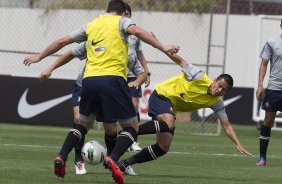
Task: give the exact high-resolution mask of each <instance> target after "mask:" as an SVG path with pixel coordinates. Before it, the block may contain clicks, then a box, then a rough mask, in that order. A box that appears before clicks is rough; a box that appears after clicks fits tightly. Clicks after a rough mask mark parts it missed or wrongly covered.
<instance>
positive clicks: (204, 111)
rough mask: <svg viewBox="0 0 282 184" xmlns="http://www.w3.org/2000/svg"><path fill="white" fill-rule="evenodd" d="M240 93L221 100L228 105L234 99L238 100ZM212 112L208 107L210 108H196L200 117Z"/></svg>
mask: <svg viewBox="0 0 282 184" xmlns="http://www.w3.org/2000/svg"><path fill="white" fill-rule="evenodd" d="M241 97H242V95H238V96H235V97H233V98H230V99H228V100H225V101H223V103H224V106H225V107H226V106H228V105H230V104H231V103H233V102H235V101H236V100H238V99H239V98H241ZM212 113H213V110H212V109H210V108H203V109H199V110H198V115H199V116H200V117H201V118H206V117H208V116H209V115H211V114H212Z"/></svg>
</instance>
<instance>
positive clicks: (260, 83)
mask: <svg viewBox="0 0 282 184" xmlns="http://www.w3.org/2000/svg"><path fill="white" fill-rule="evenodd" d="M267 65H268V60H266V59H262V60H261V64H260V67H259V79H258V88H257V91H256V97H257V99H259V98H260V97H261V96H262V92H263V80H264V77H265V74H266V70H267Z"/></svg>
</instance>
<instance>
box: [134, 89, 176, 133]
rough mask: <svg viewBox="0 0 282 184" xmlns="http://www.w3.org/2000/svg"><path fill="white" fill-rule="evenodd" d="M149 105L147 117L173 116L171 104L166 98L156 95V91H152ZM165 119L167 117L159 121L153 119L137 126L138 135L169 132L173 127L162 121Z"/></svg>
mask: <svg viewBox="0 0 282 184" xmlns="http://www.w3.org/2000/svg"><path fill="white" fill-rule="evenodd" d="M149 104H150V105H149V116H152V117H154V116H155V115H158V114H168V115H170V114H172V115H174V114H173V112H172V104H171V102H170V101H169V100H168V99H167V98H165V97H163V96H160V95H158V93H157V92H156V91H153V93H152V94H151V96H150V98H149ZM164 116H165V115H164ZM167 118H168V117H162V118H159V119H156V118H153V119H152V120H150V121H148V122H146V123H143V124H141V125H139V132H138V135H145V134H155V133H159V132H169V131H170V130H171V128H172V129H173V128H174V126H173V125H169V124H168V123H169V122H165V121H164V120H165V119H167Z"/></svg>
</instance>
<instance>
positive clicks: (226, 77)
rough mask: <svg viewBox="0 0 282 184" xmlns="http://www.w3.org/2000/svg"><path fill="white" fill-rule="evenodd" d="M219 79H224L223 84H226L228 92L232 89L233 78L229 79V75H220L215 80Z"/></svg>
mask: <svg viewBox="0 0 282 184" xmlns="http://www.w3.org/2000/svg"><path fill="white" fill-rule="evenodd" d="M220 79H224V80H225V82H226V83H227V84H228V86H229V90H230V89H231V88H232V87H233V78H232V77H231V75H229V74H225V73H224V74H221V75H220V76H218V77H217V78H216V80H220Z"/></svg>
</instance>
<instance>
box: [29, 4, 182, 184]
mask: <svg viewBox="0 0 282 184" xmlns="http://www.w3.org/2000/svg"><path fill="white" fill-rule="evenodd" d="M125 14H126V5H125V3H124V2H123V1H122V0H110V1H109V3H108V7H107V14H105V15H102V16H100V17H98V18H97V19H95V20H93V21H92V22H90V23H89V24H87V26H82V27H81V28H80V29H78V30H76V31H74V32H72V33H71V34H69V35H67V36H64V37H62V38H60V39H58V40H56V41H54V42H52V43H51V44H50V45H49V46H47V47H46V48H45V49H44V50H43V51H42V52H41V53H39V54H35V55H31V56H28V57H26V58H25V59H24V64H25V65H30V64H32V63H36V62H39V61H40V60H42V59H44V58H45V57H47V56H49V55H51V54H53V53H55V52H57V51H58V50H60V49H61V48H62V47H64V46H65V45H68V44H71V43H73V42H77V43H81V42H84V41H87V43H88V44H87V64H86V71H85V73H84V79H83V82H82V88H83V89H82V94H81V101H80V106H79V109H80V121H79V124H78V125H75V126H74V127H73V129H72V130H70V132H69V133H68V135H67V137H66V139H65V141H64V144H63V146H62V148H61V150H60V152H59V154H58V155H57V156H56V158H55V160H54V173H55V175H57V176H58V177H64V176H65V171H66V164H65V162H66V161H67V158H68V154H69V153H70V151H71V150H72V149H73V148H74V146H75V145H76V143H78V142H79V141H80V140H81V139H83V137H84V136H85V134H86V133H87V131H88V130H89V129H90V128H91V127H92V125H93V121H94V120H97V121H101V122H104V129H105V132H107V133H110V132H111V133H112V134H113V135H115V134H116V124H115V120H118V122H119V123H120V124H121V127H122V129H123V130H122V131H121V132H120V133H119V134H120V135H119V136H118V137H117V138H116V139H114V141H113V144H112V147H113V149H112V152H111V153H110V154H109V156H108V157H106V158H105V160H104V165H105V167H106V168H107V169H109V170H110V171H111V172H112V176H113V179H114V180H115V182H116V183H118V184H123V183H124V180H123V176H122V174H121V171H120V169H119V168H118V166H117V165H116V162H117V161H118V160H119V158H120V156H121V155H122V154H123V153H124V152H125V151H126V150H127V148H128V147H129V146H130V145H131V144H132V143H133V142H134V141H136V140H137V133H138V129H139V127H138V121H137V117H136V112H135V109H134V107H133V104H132V101H131V96H130V95H129V93H128V85H127V82H126V66H127V37H128V36H129V35H135V36H136V37H138V38H139V39H140V40H142V41H144V42H145V43H148V44H150V45H151V46H153V47H155V48H157V49H159V50H160V51H162V52H171V53H177V52H178V50H179V46H178V45H163V44H162V43H161V42H159V41H158V40H157V39H156V38H154V37H153V36H152V35H151V34H150V33H149V32H147V31H145V30H143V29H142V28H140V27H138V26H136V25H135V24H134V23H133V21H132V20H131V19H129V18H126V17H123V16H124V15H125ZM106 122H107V123H106ZM109 136H111V135H109Z"/></svg>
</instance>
